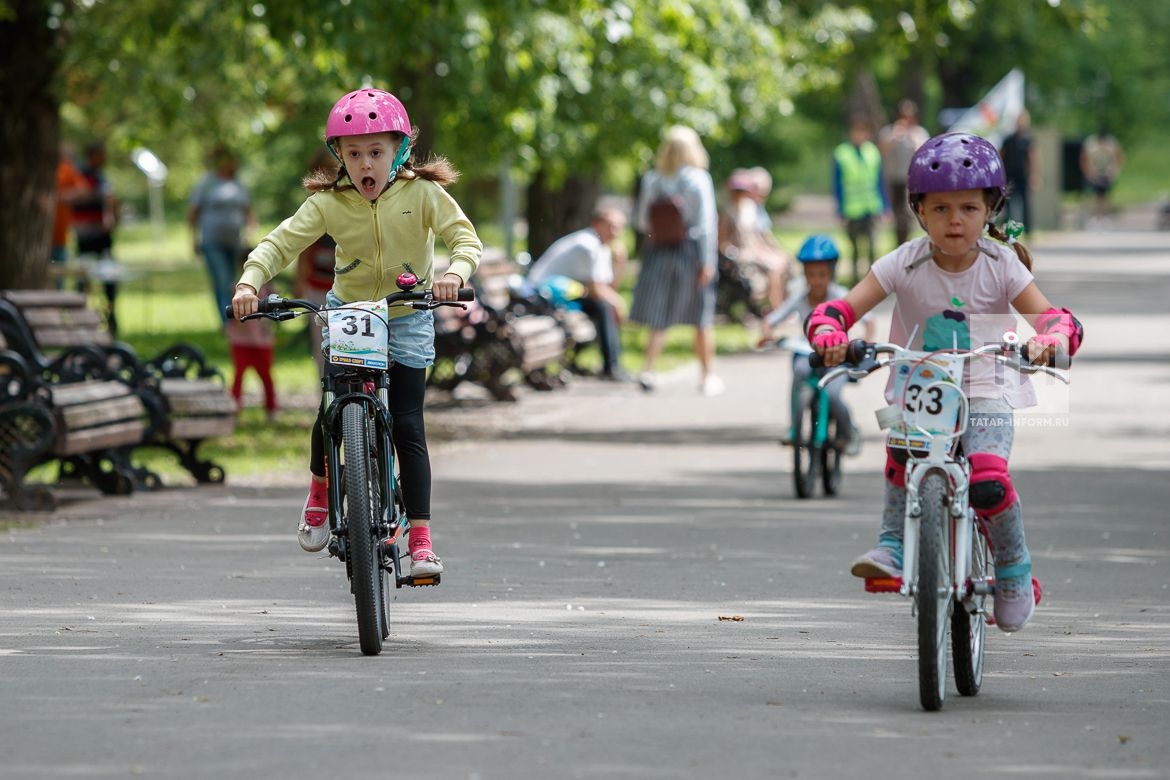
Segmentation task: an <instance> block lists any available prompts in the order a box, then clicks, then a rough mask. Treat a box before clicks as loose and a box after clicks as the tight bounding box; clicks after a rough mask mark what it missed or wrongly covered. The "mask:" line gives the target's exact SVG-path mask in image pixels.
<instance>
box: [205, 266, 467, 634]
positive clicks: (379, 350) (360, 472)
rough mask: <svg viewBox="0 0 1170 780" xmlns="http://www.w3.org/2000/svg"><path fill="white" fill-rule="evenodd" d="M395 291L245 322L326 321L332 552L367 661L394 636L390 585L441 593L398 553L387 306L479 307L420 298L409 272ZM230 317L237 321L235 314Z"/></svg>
mask: <svg viewBox="0 0 1170 780" xmlns="http://www.w3.org/2000/svg"><path fill="white" fill-rule="evenodd" d="M396 284H397V286H398V288H399V292H396V293H392V294H390V295H388V296H387V297H386V298H384V299H382V300H378V301H356V302H353V303H347V304H344V305H342V306H339V307H336V308H328V307H325V306H320V305H318V304H315V303H313V302H312V301H306V300H301V299H295V298H292V299H290V298H281V297H280V296H277V295H269V296H267V297H266V298H262V299H261V300H260V308H259V311H257V312H256V313H255V314H249V315H247V316H245V317H244V318H243V319H244V320H248V319H254V318H257V317H267V318H269V319H272V320H276V321H278V322H280V321H285V320H291V319H294V318H296V317H298V316H302V315H304V314H310V315H312V316H314V317H321V318H323V319H324V320H326V321H327V322H328V325H329V327H330V349H329V356H328V362H329V363H330V364H331V366H332V369H331V370H329V371H326V372H325V376H323V377H322V379H321V389H322V394H321V408H322V415H321V421H322V422H321V426H322V433H323V434H324V438H325V467H326V475H328V477H329V479H328V496H329V502H328V503H329V506H328V510H329V515H328V517H329V519H328V522H329V530H330V540H329V545H328V550H329V554H330V555H331V556H333V557H336V558H337V559H338V560H340V561H342V562H343V563H344V564H345V570H346V576H347V577H348V578H349V582H350V591H351V592H352V593H353V596H354V602H355V605H356V608H357V623H358V640H359V644H360V646H361V651H362V653H363V654H364V655H377V654H378V653H380V652H381V651H382V642H383V640H384V639H386V638H387V637H388V636H389V635H390V624H389V620H388V617H387V613H386V603H387V600H388V596H389V593H388V591H389V582H390V579H389V577H393V583H394V587H395V588H401V587H403V586H412V587H417V586H428V585H438V584H439V582H440V580H441V575H439V574H435V575H432V576H427V577H421V576H420V577H413V576H411V575H410V574H403V570H404V567H403V565H402V562H401V561H402V558H401V557H400V556H399V552H398V541H399V539H400V538H401V537H402V533H403V532H404V531H405V530H407V528H408V525H409V524H408V521H407V518H406V514H405V512H404V509H403V506H404V505H403V501H402V485H401V482H400V479H399V476H398V473H397V471H396V469H395V462H394V449H393V444H392V441H391V436H390V430H391V424H392V421H391V419H390V413H389V411H388V409H389V392H390V384H389V368H390V361H389V356H388V351H387V347H388V341H389V332H388V329H387V326H386V323H387V312H388V310H389V308H390V307H391V306H406V307H409V308H412V309H421V310H430V309H436V308H438V307H440V306H456V307H460V306H463V305H464V303H463V302H464V301H470V300H474V292H473V291H472V290H471V289H470V288H464V289H461V290H460V291H459V298H458V301H436V300H435V299H434V297H433V294H432V291H431V290H417V291H416V290H415V289H414V288H415V287H416V286H417V284H418V279H417V277H415V275H414V274H411V273H404V274H402V275H400V276H399V277H398V279H397V280H396ZM227 314H228V316H233V313H232V310H231V308H230V307H229V308H228V309H227ZM402 557H406V558H409V556H402ZM409 566H410V564H409V563H407V564H406V566H405V568H406V569H409ZM387 575H389V576H387Z"/></svg>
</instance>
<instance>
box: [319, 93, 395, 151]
mask: <svg viewBox="0 0 1170 780" xmlns="http://www.w3.org/2000/svg"><path fill="white" fill-rule="evenodd" d="M367 133H402V134H403V135H405V136H407V137H408V138H409V137H410V117H408V116H407V115H406V108H405V107H404V106H403V105H402V101H400V100H399V99H398V98H396V97H394V96H393V95H391V94H390V93H389V92H387V91H385V90H383V89H355V90H354V91H353V92H350V93H349V94H347V95H344V96H342V98H341V100H338V101H337V102H336V103H334V104H333V110H332V111H330V112H329V118H328V119H327V120H325V143H330V142H332V141H333V140H334V139H336V138H341V137H342V136H346V135H365V134H367Z"/></svg>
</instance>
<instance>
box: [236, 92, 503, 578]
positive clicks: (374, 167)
mask: <svg viewBox="0 0 1170 780" xmlns="http://www.w3.org/2000/svg"><path fill="white" fill-rule="evenodd" d="M417 136H418V130H417V128H413V127H412V126H411V124H410V119H409V118H408V117H407V114H406V108H405V107H404V106H403V105H402V103H401V102H400V101H399V100H398V98H396V97H395V96H394V95H392V94H390V93H389V92H385V91H383V90H380V89H358V90H355V91H353V92H349V93H347V94H346V95H344V96H342V98H341V99H340V100H338V101H337V103H336V104H335V105H334V106H333V109H332V110H331V111H330V112H329V117H328V119H327V120H326V123H325V144H326V147H327V148H328V149H329V151H330V152H332V153H333V155H334V156H335V157H337V159H338V160H339V161H340V162H341V167H340V169H338V171H337V172H336V174H335V175H329V174H326V173H324V172H323V171H321V170H318V171H316V172H314V173H312V174H310V175H309V176H308V177H306V179H305V189H307V190H308V191H309V192H310V193H311V194H310V195H309V197H308V198H307V199H306V200H305V202H304V203H303V204H302V205H301V207H300V208H299V209H297V212H296V213H295V214H293V215H292V216H291V217H289V218H288V219H286V220H285V221H284V222H282V223H281V224H280V225H278V226H277V227H276V228H275V229H274V230H273V231H272V232H271V233H269V234H268V236H266V237H265V238H264V239H263V240H262V241H261V242H260V243H259V244H258V245H257V247H256V248H255V249H254V250H253V251H252V252H251V254H250V255H249V256H248V260H247V262H246V263H245V264H244V271H243V273H242V275H241V276H240V280H239V282H238V283H237V284H236V293H235V296H234V297H233V299H232V306H233V310H234V313H235V316H236V317H237V318H239V317H243V316H245V315H247V314H252V313H253V312H255V311H256V310H257V308H258V306H259V299H258V298H257V295H256V291H257V290H258V289H260V287H261V285H263V284H264V283H265V282H267V281H268V280H269V279H271V278H272V277H273V276H275V275H276V274H277V273H279V272H280V270H281V269H283V268H285V267H286V266H288V265H290V264H291V263H293V262H295V261H296V260H297V257H298V256H299V255H300V253H301V252H302V251H303V250H304V249H305V248H306V247H308V246H310V245H312V244H313V243H314V242H315V241H316V240H317V239H318V238H320V237H321V236H322V235H324V234H326V233H328V234H329V235H331V236H333V238H334V240H336V242H337V250H336V260H335V266H334V269H335V270H334V279H333V289H332V290H330V291H329V293H328V294H327V295H326V304H327V305H328V306H329V307H337V306H340V305H343V304H344V303H347V302H353V301H366V300H376V299H379V298H384V297H386V296H387V295H389V294H390V293H393V292H396V291H397V288H396V286H395V279H396V278H397V277H398V275H399V274H402V273H403V272H404V271H412V272H413V273H414V274H415V275H416V276H417V277H418V279H419V287H420V289H421V288H425V287H431V288H433V290H434V298H435V300H437V301H454V300H456V298H457V295H458V291H459V288H460V287H463V286H464V285H465V284H466V283H467V280H468V278H469V277H470V276H471V274H472V273H473V272H474V271H475V269H476V266H477V265H478V264H479V258H480V255H481V254H482V253H483V245H482V244H481V243H480V240H479V238H478V236H477V235H476V233H475V228H474V227H473V226H472V224H471V221H470V220H468V218H467V217H466V216H465V215H464V214H463V210H462V209H461V208H460V207H459V204H458V203H456V202H455V200H454V199H453V198H452V197H451V196H450V195H448V194H447V191H446V189H445V187H446V186H447V185H449V184H451V183H452V182H454V181H455V180H456V179H457V178H458V175H459V174H458V172H457V171H456V170H455V169H454V168H453V167H452V165H451V164H450V162H448V161H447V159H446V158H444V157H431V158H430V159H428V160H427V161H426V162H423V163H419V162H417V161H415V160H414V158H413V157H412V156H411V148H412V146H413V143H414V139H415V138H416V137H417ZM436 235H438V236H439V237H440V238H442V239H443V243H445V244H446V245H447V249H448V250H449V252H450V255H451V260H450V264H449V265H448V268H447V271H446V272H445V273H444V274H443V276H442V277H441V278H439V279H434V267H433V258H434V243H435V236H436ZM389 318H390V319H389V329H390V359H391V362H392V367H391V369H390V404H389V407H390V414H391V417H392V418H393V420H394V425H393V438H394V449H395V451H396V452H397V453H398V464H399V467H400V469H401V473H402V486H403V501H404V503H405V505H406V516H407V518H408V520H409V523H410V537H409V548H410V559H411V575H412V576H429V575H434V574H438V573H440V572H442V571H443V563H442V561H441V560H440V559H439V557H438V556H437V555H435V553H434V551H433V550H432V549H431V538H430V520H431V465H430V455H429V453H428V451H427V441H426V431H425V428H424V425H423V396H424V393H425V390H426V369H427V367H428V366H429V365H430V364H431V363H432V362H433V360H434V356H435V328H434V318H433V315H432V313H431V312H430V311H417V310H413V309H405V308H391V309H390V312H389ZM324 338H325V342H324V344H323V345H322V349H323V350H327V349H328V333H327V332H325V333H324ZM326 370H329V368H328V367H327V368H326ZM309 471H310V472H311V475H312V481H311V482H310V485H309V495H308V497H307V498H306V499H305V505H304V509H303V510H302V512H301V518H300V524H299V527H298V529H297V534H298V538H299V541H300V544H301V547H302V548H304V549H305V550H307V551H309V552H317V551H319V550H321V549H323V548H324V547H325V545H326V544H328V542H329V535H330V531H329V526H328V523H327V522H326V521H327V516H328V509H327V506H328V495H327V491H326V484H327V483H326V477H327V475H326V473H325V451H324V441H323V436H322V433H321V420H320V419H318V420H317V423H316V424H314V425H313V429H312V438H311V441H310V460H309Z"/></svg>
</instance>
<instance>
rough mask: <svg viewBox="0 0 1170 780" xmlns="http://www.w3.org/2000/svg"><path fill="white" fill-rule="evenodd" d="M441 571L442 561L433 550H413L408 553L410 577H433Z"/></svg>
mask: <svg viewBox="0 0 1170 780" xmlns="http://www.w3.org/2000/svg"><path fill="white" fill-rule="evenodd" d="M442 572H443V561H442V559H440V558H439V556H437V555H435V553H434V551H433V550H415V551H414V552H412V553H411V554H410V576H411V577H433V576H435V575H436V574H442Z"/></svg>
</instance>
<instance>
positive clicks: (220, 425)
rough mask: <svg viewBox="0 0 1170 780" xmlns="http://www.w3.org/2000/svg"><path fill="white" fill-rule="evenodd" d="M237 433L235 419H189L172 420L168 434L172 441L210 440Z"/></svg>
mask: <svg viewBox="0 0 1170 780" xmlns="http://www.w3.org/2000/svg"><path fill="white" fill-rule="evenodd" d="M235 431H236V418H235V417H230V418H229V417H187V418H183V419H174V420H171V421H170V424H169V425H168V431H167V433H168V435H169V436H170V437H171V438H172V439H210V438H213V437H219V436H231V435H232V434H233V433H235Z"/></svg>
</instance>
